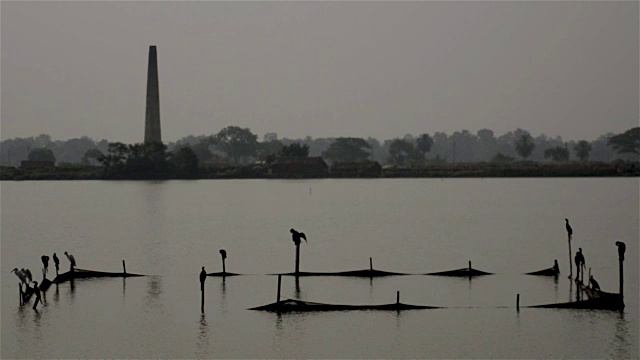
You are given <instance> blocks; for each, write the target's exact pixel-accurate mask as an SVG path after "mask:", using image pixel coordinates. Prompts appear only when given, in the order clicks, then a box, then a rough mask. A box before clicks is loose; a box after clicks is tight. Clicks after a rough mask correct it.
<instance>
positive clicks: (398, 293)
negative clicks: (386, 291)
mask: <svg viewBox="0 0 640 360" xmlns="http://www.w3.org/2000/svg"><path fill="white" fill-rule="evenodd" d="M396 304H400V290H398V291H397V292H396Z"/></svg>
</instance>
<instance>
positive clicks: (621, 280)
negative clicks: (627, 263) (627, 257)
mask: <svg viewBox="0 0 640 360" xmlns="http://www.w3.org/2000/svg"><path fill="white" fill-rule="evenodd" d="M623 262H624V260H622V259H619V263H620V266H619V267H620V297H621V298H623V297H624V291H623V290H624V271H622V263H623Z"/></svg>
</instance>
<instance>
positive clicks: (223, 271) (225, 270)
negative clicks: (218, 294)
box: [222, 258, 227, 274]
mask: <svg viewBox="0 0 640 360" xmlns="http://www.w3.org/2000/svg"><path fill="white" fill-rule="evenodd" d="M222 273H223V274H226V273H227V269H226V268H225V266H224V258H222Z"/></svg>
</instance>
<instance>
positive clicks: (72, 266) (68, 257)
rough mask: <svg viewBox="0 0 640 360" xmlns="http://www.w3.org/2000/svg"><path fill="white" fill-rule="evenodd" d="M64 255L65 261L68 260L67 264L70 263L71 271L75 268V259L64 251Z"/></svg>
mask: <svg viewBox="0 0 640 360" xmlns="http://www.w3.org/2000/svg"><path fill="white" fill-rule="evenodd" d="M64 254H65V255H67V259H69V262H70V263H71V267H70V268H71V269H73V268H75V267H76V258H74V257H73V255H71V254H69V253H67V252H66V251H65V252H64Z"/></svg>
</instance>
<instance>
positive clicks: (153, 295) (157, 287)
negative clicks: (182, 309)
mask: <svg viewBox="0 0 640 360" xmlns="http://www.w3.org/2000/svg"><path fill="white" fill-rule="evenodd" d="M161 294H162V277H160V276H149V281H147V296H145V300H146V301H147V305H152V304H155V303H156V302H158V299H159V298H160V295H161Z"/></svg>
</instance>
